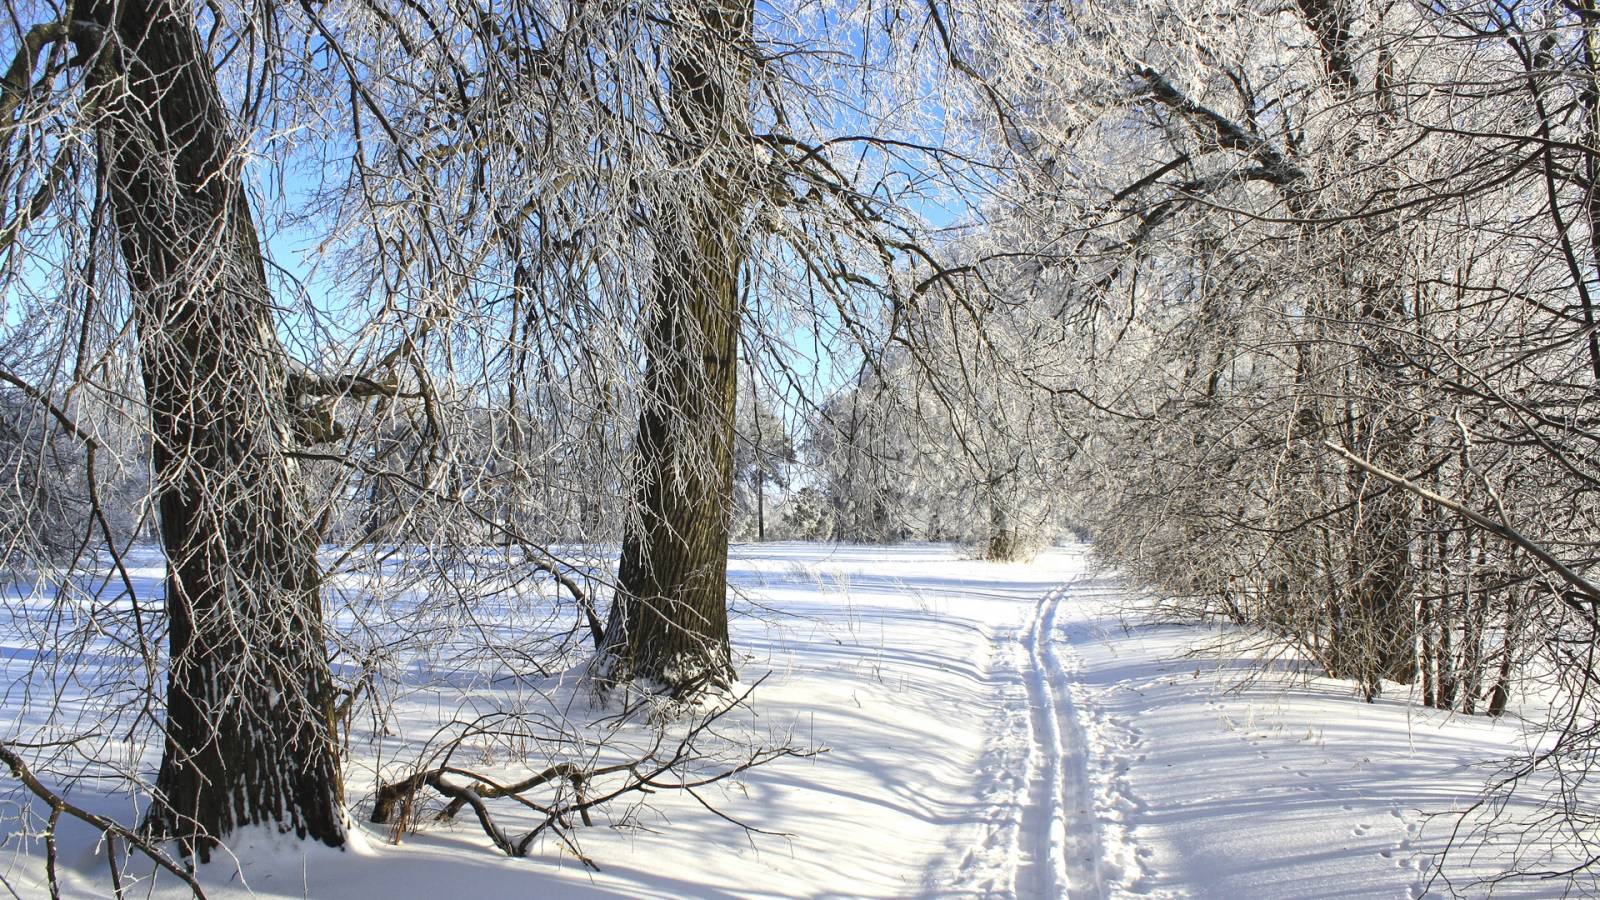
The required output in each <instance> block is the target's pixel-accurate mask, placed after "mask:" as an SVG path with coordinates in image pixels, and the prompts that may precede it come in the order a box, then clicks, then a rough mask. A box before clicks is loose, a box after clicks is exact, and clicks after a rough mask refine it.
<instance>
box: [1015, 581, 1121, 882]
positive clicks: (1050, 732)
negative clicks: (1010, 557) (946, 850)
mask: <svg viewBox="0 0 1600 900" xmlns="http://www.w3.org/2000/svg"><path fill="white" fill-rule="evenodd" d="M1071 594H1072V582H1069V583H1067V584H1065V585H1062V586H1061V587H1059V588H1056V589H1055V590H1053V591H1051V592H1049V593H1048V594H1045V595H1044V596H1043V597H1042V598H1040V601H1039V603H1038V605H1037V606H1036V608H1035V609H1034V614H1033V620H1032V622H1031V623H1030V624H1029V626H1028V631H1027V634H1026V635H1025V637H1024V639H1023V641H1024V643H1025V645H1026V647H1027V651H1028V669H1027V671H1026V672H1025V673H1024V681H1025V682H1026V683H1027V688H1028V699H1029V706H1030V707H1031V709H1032V711H1033V716H1032V723H1033V746H1032V748H1031V750H1030V752H1029V754H1028V770H1029V785H1030V787H1029V801H1030V802H1029V803H1028V806H1027V809H1026V810H1025V811H1024V813H1023V827H1022V828H1021V835H1020V837H1021V839H1023V840H1031V841H1032V846H1031V847H1027V848H1023V849H1024V850H1025V853H1026V855H1027V858H1028V860H1029V863H1028V865H1027V866H1025V867H1019V869H1018V871H1017V878H1016V883H1015V885H1014V886H1013V887H1014V891H1015V893H1016V894H1017V896H1039V897H1059V896H1067V897H1072V898H1092V900H1101V898H1104V897H1105V896H1106V885H1105V880H1104V877H1103V875H1102V860H1103V859H1104V857H1105V852H1104V848H1103V847H1102V846H1101V840H1100V828H1099V824H1098V821H1097V820H1096V818H1095V804H1094V787H1093V784H1092V783H1091V781H1090V778H1089V769H1088V757H1089V746H1088V740H1087V738H1086V737H1085V736H1084V732H1083V728H1082V726H1081V725H1079V723H1078V715H1077V710H1076V709H1075V708H1074V706H1073V702H1072V692H1071V690H1070V689H1069V687H1068V685H1067V676H1066V672H1065V670H1064V669H1063V668H1062V665H1061V657H1060V655H1059V653H1058V652H1057V648H1056V645H1055V643H1056V642H1055V641H1054V640H1053V637H1054V635H1055V634H1056V614H1057V612H1058V611H1059V610H1060V607H1061V603H1062V601H1063V600H1065V599H1067V598H1068V597H1069V596H1071Z"/></svg>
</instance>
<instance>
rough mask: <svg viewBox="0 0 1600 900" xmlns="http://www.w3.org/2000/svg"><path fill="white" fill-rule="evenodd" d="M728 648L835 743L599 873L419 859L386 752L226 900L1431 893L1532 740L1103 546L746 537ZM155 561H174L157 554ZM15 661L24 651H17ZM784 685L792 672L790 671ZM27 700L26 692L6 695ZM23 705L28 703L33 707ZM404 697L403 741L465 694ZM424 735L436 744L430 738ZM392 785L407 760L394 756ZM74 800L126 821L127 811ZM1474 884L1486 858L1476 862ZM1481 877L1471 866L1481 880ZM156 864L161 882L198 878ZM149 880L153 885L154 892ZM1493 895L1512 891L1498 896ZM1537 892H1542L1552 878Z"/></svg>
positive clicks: (30, 877)
mask: <svg viewBox="0 0 1600 900" xmlns="http://www.w3.org/2000/svg"><path fill="white" fill-rule="evenodd" d="M730 570H731V571H730V575H731V577H732V579H733V580H734V581H735V583H736V584H737V585H738V586H739V587H740V589H741V592H742V594H743V596H742V597H741V599H740V600H739V602H738V603H737V604H736V605H735V609H734V614H735V616H734V622H733V627H734V644H735V647H736V649H737V650H738V651H739V652H741V653H742V654H744V655H745V658H744V661H743V663H742V666H741V675H742V677H743V680H744V683H745V684H746V685H748V684H750V683H752V682H754V681H756V680H757V679H760V678H761V677H762V676H763V675H767V677H766V680H765V681H764V682H763V683H762V684H761V685H760V687H759V688H758V689H757V691H756V692H755V694H754V700H753V704H754V706H753V710H751V711H748V712H747V713H744V714H742V715H743V719H742V720H741V722H740V727H741V728H744V729H745V730H746V731H747V732H748V733H755V732H756V731H759V732H760V733H764V734H768V735H773V736H778V737H786V738H787V739H788V740H789V741H790V742H792V743H793V744H795V745H796V746H798V747H800V748H802V749H805V748H826V752H825V753H822V754H819V755H817V756H814V757H810V758H805V759H781V760H778V761H777V762H775V763H773V764H771V765H768V766H765V767H762V768H758V769H754V770H751V771H749V772H747V773H745V774H744V775H743V776H742V778H741V779H740V780H739V781H738V783H736V784H735V783H731V782H725V783H722V784H719V785H717V786H716V789H715V790H714V791H712V792H711V795H710V796H709V797H708V799H713V800H714V802H715V806H716V808H717V809H718V810H719V811H720V812H721V813H723V814H724V815H726V816H727V817H728V818H729V819H733V820H737V821H738V822H742V823H744V824H746V825H749V826H751V827H753V828H755V829H760V830H761V831H762V832H769V833H767V834H763V833H752V832H747V831H746V830H744V829H743V828H741V827H739V826H738V825H736V824H734V823H733V822H730V821H728V820H727V819H724V818H719V817H718V816H715V815H712V814H711V813H708V812H707V811H706V810H705V809H704V808H703V807H702V806H701V805H700V803H699V802H697V801H696V800H695V799H694V798H692V797H689V796H683V795H674V794H671V793H663V794H657V795H655V796H653V797H652V798H650V807H649V809H647V810H641V811H640V812H639V814H638V817H637V818H635V819H634V820H632V822H631V823H630V827H626V828H622V827H610V825H612V824H614V823H608V821H607V819H606V817H605V816H600V817H597V820H596V823H595V827H593V828H588V829H583V830H582V831H581V834H580V835H579V837H580V839H581V842H582V843H581V847H582V849H583V851H584V852H585V853H587V854H588V855H589V856H590V857H592V859H593V860H594V861H595V862H596V863H597V864H598V866H599V867H600V871H598V872H594V871H591V870H589V869H587V868H585V867H584V866H582V865H580V864H579V863H578V862H577V861H576V860H575V859H574V858H573V857H572V856H571V855H570V854H569V853H567V852H566V851H565V850H564V848H563V847H562V845H561V844H560V843H559V842H556V841H546V842H545V843H544V844H542V845H541V849H540V850H539V851H538V852H536V853H535V854H534V855H533V856H531V857H530V858H526V859H510V858H507V857H504V856H501V855H499V854H497V853H496V852H495V851H494V850H493V848H492V847H491V846H490V845H489V843H488V840H487V838H486V837H485V835H484V833H483V831H482V830H481V829H479V828H478V826H477V824H476V823H475V822H474V821H473V820H472V818H471V816H465V815H464V816H461V817H458V818H457V819H456V820H454V821H453V822H452V823H449V824H444V825H437V824H433V825H424V826H422V828H421V830H420V831H419V832H417V833H413V834H409V835H407V836H406V838H405V840H404V841H403V843H400V844H398V845H395V844H392V843H390V842H389V832H388V829H387V828H385V827H384V826H377V825H370V824H367V823H366V818H367V813H368V812H369V811H370V808H371V797H372V790H373V785H374V780H375V777H376V773H375V771H374V768H375V767H381V766H383V765H384V763H383V762H382V761H381V760H379V759H376V758H370V755H369V757H368V758H362V757H360V756H359V754H360V751H359V750H358V751H357V752H358V756H357V758H355V759H353V760H352V762H351V765H350V771H349V772H348V778H349V781H350V784H349V800H350V802H351V806H352V818H353V819H354V820H355V822H356V825H355V827H356V828H357V830H358V833H359V835H360V836H361V837H362V838H363V839H362V840H358V841H356V842H355V846H354V847H353V848H352V849H350V850H348V851H345V852H339V851H332V850H327V849H324V848H307V847H305V846H302V845H300V844H297V843H296V842H292V841H285V840H282V839H279V838H276V837H269V836H259V835H258V836H246V837H245V838H243V839H241V840H239V841H237V842H235V846H234V847H233V850H234V851H235V853H236V855H237V858H238V859H239V860H242V861H243V865H242V869H241V867H240V866H238V865H236V864H235V863H234V862H232V861H231V860H230V861H224V862H217V863H213V864H211V865H209V866H207V867H205V868H204V871H203V874H202V880H203V881H204V882H205V884H206V885H207V887H208V891H209V893H210V894H211V895H213V896H219V897H241V896H258V897H313V898H330V900H331V898H368V897H370V898H463V900H464V898H475V897H486V898H487V897H513V896H549V897H708V898H734V897H741V898H743V897H908V896H940V897H979V896H983V897H988V896H1016V897H1049V896H1058V895H1068V896H1072V897H1109V896H1124V895H1139V896H1152V897H1252V898H1254V897H1259V898H1274V897H1282V898H1303V897H1409V896H1420V895H1422V894H1423V893H1424V892H1426V891H1430V890H1431V891H1433V892H1438V893H1448V892H1449V890H1450V888H1451V885H1447V884H1445V883H1444V882H1442V881H1437V880H1435V881H1429V880H1428V875H1429V872H1430V868H1431V867H1430V862H1431V861H1432V859H1433V857H1434V855H1435V854H1436V853H1437V852H1439V850H1440V848H1441V847H1442V846H1443V844H1444V840H1445V838H1446V837H1447V836H1448V831H1449V828H1450V825H1451V824H1452V823H1451V821H1450V820H1448V819H1447V818H1440V817H1435V818H1431V819H1430V818H1429V814H1430V813H1441V812H1448V811H1449V810H1451V809H1453V808H1457V807H1459V806H1460V805H1461V804H1464V803H1466V802H1468V801H1469V800H1470V799H1471V797H1472V795H1473V792H1474V790H1475V789H1476V788H1477V787H1478V786H1479V785H1480V784H1481V783H1482V780H1483V778H1484V776H1485V771H1484V770H1483V769H1481V768H1479V767H1478V766H1479V764H1481V763H1483V762H1485V761H1492V760H1494V759H1496V758H1497V757H1503V756H1505V755H1506V754H1508V753H1511V752H1514V751H1515V750H1516V748H1517V747H1519V746H1520V742H1521V735H1520V733H1519V730H1518V727H1517V725H1516V723H1514V722H1511V721H1500V722H1493V721H1490V720H1487V719H1483V718H1467V717H1460V716H1456V717H1451V716H1448V715H1444V714H1440V713H1436V712H1433V711H1428V710H1422V709H1420V708H1417V707H1412V706H1409V705H1406V704H1404V703H1400V702H1396V701H1388V700H1385V701H1381V702H1378V703H1375V704H1366V703H1362V702H1360V701H1359V700H1358V699H1357V698H1356V697H1355V696H1353V694H1352V693H1351V691H1350V690H1349V687H1348V686H1347V685H1345V684H1342V683H1336V682H1330V681H1327V680H1323V679H1316V678H1307V677H1302V676H1300V675H1298V674H1296V673H1295V672H1294V671H1293V670H1292V667H1291V666H1289V665H1288V664H1285V663H1282V662H1280V663H1278V664H1277V668H1278V670H1279V671H1276V672H1274V674H1273V675H1272V676H1270V677H1268V678H1261V679H1254V680H1250V679H1249V678H1247V674H1248V673H1247V672H1246V669H1245V660H1243V659H1242V658H1241V657H1240V656H1239V655H1237V654H1230V653H1222V652H1215V651H1213V652H1208V653H1202V654H1195V653H1193V652H1192V651H1194V650H1195V649H1196V648H1197V647H1201V646H1203V645H1212V644H1215V643H1216V641H1217V638H1218V637H1219V633H1218V632H1216V631H1214V630H1210V629H1198V628H1190V627H1181V626H1148V625H1141V624H1139V623H1138V622H1137V620H1136V619H1134V618H1130V617H1128V616H1127V614H1126V613H1125V612H1124V610H1125V608H1126V605H1127V603H1128V600H1127V598H1126V597H1125V596H1124V592H1123V591H1122V590H1121V588H1120V586H1119V584H1118V582H1117V581H1116V580H1115V578H1113V577H1109V576H1106V575H1103V574H1097V573H1095V572H1094V571H1093V570H1092V567H1091V566H1090V564H1089V561H1088V560H1087V559H1086V556H1085V552H1084V549H1083V548H1063V549H1057V550H1054V551H1051V552H1048V553H1046V554H1045V555H1043V556H1041V557H1040V558H1039V559H1037V560H1036V561H1034V562H1033V563H1030V564H1016V565H1003V564H993V563H986V562H979V561H974V560H971V559H966V558H963V556H962V554H961V552H960V551H958V550H954V549H952V548H948V547H936V546H904V547H889V548H862V547H834V546H822V545H797V544H768V545H762V546H744V547H741V548H736V550H735V554H734V559H733V560H732V562H731V564H730ZM140 574H142V575H146V576H155V575H158V574H159V569H158V568H157V569H154V570H150V571H142V572H141V573H140ZM4 652H5V653H6V655H7V656H8V657H10V658H12V659H14V660H15V659H18V658H25V657H26V656H27V655H28V652H29V648H26V647H8V648H5V651H4ZM768 673H770V674H768ZM16 687H17V686H16V685H15V684H13V685H12V688H13V691H14V690H15V688H16ZM14 695H15V694H14V693H13V694H11V695H9V696H14ZM427 702H428V701H427V696H426V695H425V694H414V695H410V696H408V697H407V698H406V699H405V700H404V702H403V703H402V704H401V712H402V715H401V716H400V717H399V722H400V726H399V727H400V730H401V731H402V732H403V733H400V734H397V735H394V736H392V737H389V738H387V740H388V742H389V743H388V747H389V750H388V752H389V753H390V758H391V761H392V759H394V758H398V757H399V753H398V752H397V751H396V750H395V746H396V745H404V743H405V741H406V740H421V739H425V738H426V736H427V735H426V732H427V731H429V730H430V729H432V728H435V727H437V724H436V723H437V722H438V721H440V720H441V719H442V718H444V717H447V716H450V715H455V714H456V713H457V712H458V711H457V710H454V709H452V710H430V709H428V708H427ZM413 732H415V733H413ZM384 774H385V776H386V777H392V776H393V771H392V770H390V769H385V770H384ZM72 796H73V798H74V799H75V800H76V801H78V802H81V803H84V804H85V805H88V806H91V807H93V808H96V809H99V810H102V811H104V812H106V813H107V814H111V815H115V816H117V817H118V818H119V819H121V820H122V821H124V822H126V821H128V820H129V811H128V808H127V803H126V801H125V800H121V801H118V800H114V799H109V798H96V797H95V795H94V794H93V787H92V785H79V786H78V787H77V788H76V790H75V791H74V792H73V794H72ZM6 848H7V850H8V851H9V853H8V856H6V857H5V859H4V860H3V866H0V875H3V877H4V880H5V883H6V885H7V886H9V888H10V889H11V891H12V893H13V894H14V895H16V896H20V897H28V898H31V897H39V896H45V888H44V880H43V859H42V853H43V851H42V847H41V844H40V842H38V841H32V840H26V839H24V838H22V837H21V836H20V835H18V834H16V833H12V835H11V838H10V839H9V840H8V841H7V843H6ZM97 850H98V848H97V847H96V846H95V835H93V834H92V833H91V832H90V830H89V829H88V828H86V827H84V826H80V825H77V824H64V825H63V826H62V835H61V859H60V863H59V865H60V867H61V871H62V878H63V881H64V883H65V886H66V888H67V892H68V895H69V896H84V897H99V896H105V895H107V893H108V890H109V889H108V881H107V878H106V865H105V861H104V858H103V856H100V855H98V853H97ZM1459 862H1460V864H1461V865H1462V866H1463V868H1461V869H1458V870H1456V875H1457V876H1458V877H1457V880H1456V881H1455V882H1454V885H1453V886H1454V888H1455V889H1456V890H1461V891H1464V892H1466V893H1478V892H1480V890H1479V889H1478V888H1475V887H1474V886H1472V885H1470V884H1468V883H1466V882H1464V881H1462V880H1461V878H1462V877H1470V876H1471V875H1472V874H1473V872H1474V871H1478V872H1480V873H1487V872H1489V871H1491V870H1492V865H1493V862H1494V860H1493V859H1492V858H1490V856H1488V855H1485V856H1483V857H1481V858H1480V859H1479V860H1478V861H1477V862H1476V863H1474V862H1471V861H1469V860H1468V859H1467V858H1466V856H1465V855H1462V856H1461V857H1460V858H1459ZM1474 865H1476V866H1477V867H1478V869H1477V870H1474V869H1473V868H1472V867H1473V866H1474ZM177 887H178V886H177V884H176V883H175V882H171V880H170V879H164V880H161V881H160V883H159V885H157V888H156V890H155V891H154V894H156V895H158V896H168V895H173V896H176V895H177V894H175V893H173V891H175V889H176V888H177ZM148 893H150V891H149V885H148V884H143V885H141V886H140V887H139V888H138V889H137V890H134V891H131V892H130V895H132V896H146V895H147V894H148ZM1498 893H1500V894H1504V895H1510V894H1514V893H1516V892H1515V891H1514V890H1512V889H1511V888H1509V887H1503V888H1502V889H1501V890H1500V891H1499V892H1498ZM1526 893H1528V894H1537V893H1538V890H1537V886H1535V887H1532V888H1529V889H1528V890H1527V891H1526Z"/></svg>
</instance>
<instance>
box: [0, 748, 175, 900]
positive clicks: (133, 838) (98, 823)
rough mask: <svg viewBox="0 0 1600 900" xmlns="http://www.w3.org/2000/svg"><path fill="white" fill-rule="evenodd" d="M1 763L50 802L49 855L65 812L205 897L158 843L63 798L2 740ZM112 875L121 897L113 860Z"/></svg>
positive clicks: (111, 849)
mask: <svg viewBox="0 0 1600 900" xmlns="http://www.w3.org/2000/svg"><path fill="white" fill-rule="evenodd" d="M0 762H4V763H5V764H6V767H7V768H9V769H10V770H11V775H12V777H14V778H16V779H17V780H18V781H20V782H22V786H23V787H25V788H27V789H28V791H29V793H31V794H33V795H34V796H35V797H38V798H39V799H40V800H43V801H44V802H45V803H46V804H48V805H49V807H50V817H51V822H52V827H51V829H50V832H49V834H48V836H47V840H48V842H49V847H48V850H49V855H50V856H51V857H52V858H54V856H55V840H56V837H55V828H54V827H53V823H54V822H55V821H56V820H57V819H59V818H60V817H61V815H62V814H66V815H69V816H71V817H72V818H74V819H77V820H78V821H80V822H84V823H85V824H88V825H91V826H93V827H95V828H97V829H99V831H100V833H101V834H103V835H105V836H106V837H107V838H108V839H115V838H121V839H123V840H124V841H127V842H128V846H130V847H133V848H134V849H136V850H138V851H139V852H140V853H143V854H144V855H145V856H147V857H149V858H150V860H151V861H152V862H154V863H155V864H156V865H158V866H160V867H161V868H163V869H166V870H167V871H168V872H171V873H172V874H173V875H176V876H177V877H178V878H179V879H180V880H182V881H183V883H184V884H186V885H188V887H189V890H191V891H193V892H194V896H195V897H197V898H199V900H205V896H206V892H205V890H204V889H202V888H201V887H200V882H199V881H196V880H195V877H194V875H193V874H192V873H191V872H190V871H189V870H188V869H187V868H186V867H184V866H182V865H180V864H179V863H178V861H177V860H175V859H173V858H172V857H171V856H168V855H167V853H166V851H164V850H162V849H161V847H160V846H158V845H156V844H154V843H152V842H150V841H148V840H146V839H145V838H144V837H142V836H140V835H139V834H138V833H136V832H134V831H131V830H129V829H127V828H124V827H122V826H121V825H118V824H117V823H116V822H114V821H112V820H110V819H108V818H106V817H105V816H100V815H96V814H94V813H92V812H89V811H88V810H86V809H83V808H82V807H79V806H75V805H74V804H72V803H71V802H69V801H68V800H67V799H66V798H65V797H62V796H61V795H60V794H58V793H56V792H55V791H53V790H51V789H50V788H48V787H46V786H45V784H44V783H43V782H41V781H40V780H39V779H38V777H37V776H35V775H34V774H33V772H32V770H30V769H29V768H28V765H27V763H25V762H23V759H22V757H21V756H20V755H18V754H17V752H16V751H15V750H13V749H11V747H10V746H9V745H8V744H6V742H5V741H3V740H0ZM106 852H107V854H108V855H112V854H115V852H116V848H115V847H107V848H106ZM51 869H52V871H51V878H50V893H51V895H52V896H59V890H58V887H57V884H56V880H55V875H54V867H53V866H52V867H51ZM111 878H112V882H113V884H114V885H115V886H116V890H115V893H116V895H117V896H118V897H119V898H120V897H121V896H122V890H121V881H122V877H121V875H120V873H119V872H118V871H117V869H116V864H115V862H114V861H113V863H112V870H111Z"/></svg>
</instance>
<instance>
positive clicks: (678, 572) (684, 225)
mask: <svg viewBox="0 0 1600 900" xmlns="http://www.w3.org/2000/svg"><path fill="white" fill-rule="evenodd" d="M693 15H694V16H695V17H696V19H697V20H696V21H680V22H677V23H675V24H674V25H673V26H672V27H671V29H670V31H671V35H670V37H671V41H670V45H669V48H668V53H669V58H670V63H669V72H668V81H669V84H668V87H669V92H670V93H669V106H670V108H669V117H670V119H671V122H672V125H673V131H674V136H675V137H677V138H681V139H682V145H681V149H680V151H679V154H680V158H681V161H682V162H683V163H684V164H685V165H689V166H694V167H696V168H697V169H698V173H697V175H696V177H697V178H698V179H699V181H700V183H699V184H696V185H694V187H693V189H691V190H688V191H685V192H684V194H683V195H682V196H678V197H671V198H661V202H660V204H659V206H658V209H657V214H656V221H655V222H653V237H654V239H655V244H656V259H655V286H654V291H653V295H652V296H651V298H650V303H649V306H648V310H647V314H648V315H650V316H651V319H652V320H651V322H650V323H649V326H648V333H647V337H646V350H647V354H648V356H647V366H646V372H645V381H644V397H643V402H642V409H641V412H640V416H639V432H638V438H637V445H636V448H635V452H636V454H637V458H638V462H637V472H636V479H637V482H636V486H635V493H634V502H635V519H634V521H633V522H632V523H631V524H630V526H629V529H628V532H627V534H626V536H625V538H624V540H623V545H622V561H621V565H620V567H619V571H618V577H617V581H618V586H617V597H616V600H615V602H614V603H613V605H612V609H611V617H610V621H609V622H608V623H607V625H606V645H605V649H604V653H603V654H602V656H603V670H604V673H605V676H604V680H606V681H608V682H622V681H630V680H638V681H641V682H645V683H655V684H657V685H660V686H661V687H663V688H665V689H666V690H667V691H668V692H669V693H672V694H674V695H686V694H692V693H694V692H697V691H699V690H700V689H702V688H704V687H707V686H711V685H726V684H727V683H729V682H730V681H731V680H732V678H733V677H734V672H733V666H732V661H731V650H730V647H729V644H728V609H727V566H728V529H729V515H730V511H731V506H732V497H733V449H734V444H733V441H734V415H735V413H734V404H735V397H736V393H735V391H736V389H737V375H738V367H737V361H736V358H735V354H736V343H737V339H738V331H739V297H738V273H739V268H740V265H741V263H742V261H743V247H742V243H743V242H742V239H741V235H740V229H741V221H742V219H743V218H744V213H743V210H744V203H745V199H744V191H743V190H742V189H741V187H740V184H741V183H742V182H743V181H744V179H743V178H742V177H741V176H740V166H739V165H738V164H737V162H736V160H737V159H738V157H739V147H738V144H739V143H740V142H742V141H745V140H747V135H746V131H747V122H746V120H747V117H748V109H747V106H748V99H747V98H746V96H745V94H746V93H747V92H748V89H749V65H750V63H749V58H748V49H749V40H750V37H749V35H750V28H751V7H750V5H749V4H748V2H745V0H723V2H719V3H713V4H708V5H706V6H704V7H700V8H699V9H698V11H697V12H696V13H695V14H693Z"/></svg>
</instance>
